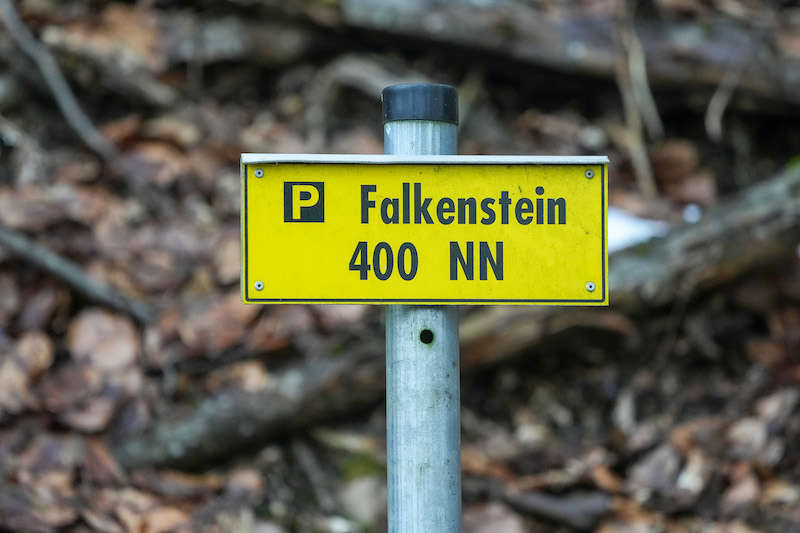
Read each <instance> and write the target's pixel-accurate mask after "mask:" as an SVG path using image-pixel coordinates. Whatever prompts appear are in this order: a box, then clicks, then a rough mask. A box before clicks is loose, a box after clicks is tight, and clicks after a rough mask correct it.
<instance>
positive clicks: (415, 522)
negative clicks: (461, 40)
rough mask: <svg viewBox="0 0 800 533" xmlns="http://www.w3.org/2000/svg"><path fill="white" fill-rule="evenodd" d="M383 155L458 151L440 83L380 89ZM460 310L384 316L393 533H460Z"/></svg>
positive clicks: (448, 93) (447, 95)
mask: <svg viewBox="0 0 800 533" xmlns="http://www.w3.org/2000/svg"><path fill="white" fill-rule="evenodd" d="M382 96H383V118H384V127H383V135H384V152H385V153H387V154H397V155H438V154H442V155H450V154H455V153H456V151H457V123H458V95H457V93H456V90H455V89H454V88H453V87H449V86H447V85H436V84H404V85H393V86H390V87H387V88H385V89H384V90H383V95H382ZM459 377H460V371H459V353H458V308H457V307H455V306H416V305H414V306H409V305H392V306H388V307H387V311H386V425H387V428H386V433H387V439H386V447H387V468H388V489H389V532H390V533H433V532H435V533H458V532H459V531H460V530H461V451H460V447H461V423H460V413H459V409H460V403H461V402H460V392H459V386H460V385H459Z"/></svg>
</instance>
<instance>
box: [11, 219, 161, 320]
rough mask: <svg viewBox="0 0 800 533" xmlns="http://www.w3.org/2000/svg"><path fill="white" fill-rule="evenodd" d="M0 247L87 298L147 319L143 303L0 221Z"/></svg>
mask: <svg viewBox="0 0 800 533" xmlns="http://www.w3.org/2000/svg"><path fill="white" fill-rule="evenodd" d="M0 246H2V247H4V248H7V249H8V250H10V251H11V252H13V253H14V254H16V255H18V256H19V257H21V258H22V259H24V260H25V261H28V262H29V263H32V264H34V265H36V266H38V267H39V268H41V269H42V270H44V271H46V272H48V273H50V274H52V275H53V276H55V277H57V278H59V279H61V280H63V281H64V282H66V283H67V284H68V285H69V286H70V287H72V288H73V289H75V290H76V291H78V292H80V293H81V294H83V295H84V296H85V297H86V298H88V299H89V300H92V301H93V302H96V303H99V304H101V305H106V306H108V307H111V308H112V309H115V310H117V311H120V312H122V313H125V314H127V315H130V316H132V317H133V318H135V319H136V320H138V321H139V322H141V323H147V322H149V320H150V313H149V311H148V310H147V308H146V307H145V305H144V304H142V303H134V302H131V301H129V300H128V299H126V298H125V297H124V296H123V295H121V294H120V293H118V292H116V291H115V290H114V289H112V288H111V287H109V286H107V285H104V284H102V283H100V282H98V281H96V280H94V279H92V278H90V277H89V276H88V275H87V274H86V273H85V272H84V271H83V270H81V269H80V268H79V267H78V266H77V265H75V264H74V263H72V262H71V261H69V260H68V259H65V258H63V257H61V256H59V255H57V254H55V253H53V252H51V251H50V250H48V249H46V248H44V247H42V246H40V245H39V244H36V243H35V242H33V241H31V240H29V239H28V238H27V237H25V236H23V235H22V234H20V233H17V232H15V231H14V230H12V229H10V228H7V227H5V226H3V225H2V224H0Z"/></svg>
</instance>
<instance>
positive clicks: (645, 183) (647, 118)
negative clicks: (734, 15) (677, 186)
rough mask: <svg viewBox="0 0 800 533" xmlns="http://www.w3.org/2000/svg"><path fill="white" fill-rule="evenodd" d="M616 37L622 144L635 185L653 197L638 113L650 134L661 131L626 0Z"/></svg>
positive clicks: (649, 168)
mask: <svg viewBox="0 0 800 533" xmlns="http://www.w3.org/2000/svg"><path fill="white" fill-rule="evenodd" d="M617 41H618V51H617V54H618V57H617V61H616V75H617V85H618V86H619V91H620V93H621V95H622V104H623V108H624V111H625V123H626V127H627V135H626V136H625V144H626V145H627V147H628V151H629V154H630V158H631V163H632V164H633V169H634V173H635V174H636V181H637V183H638V184H639V189H640V190H641V192H642V194H643V195H644V196H645V198H647V199H653V198H656V197H657V196H658V189H657V188H656V183H655V179H654V178H653V169H652V167H651V166H650V159H649V156H648V154H647V146H646V145H645V142H644V133H643V131H642V130H643V124H642V120H643V119H642V116H643V115H644V122H645V125H647V127H648V129H649V130H650V132H651V135H653V136H654V137H659V136H660V135H661V134H663V127H662V126H661V119H660V118H659V117H658V111H657V110H656V107H655V102H654V101H653V96H652V94H651V92H650V87H649V85H648V83H647V71H646V69H645V64H644V61H645V56H644V51H643V49H642V45H641V43H640V42H639V40H638V39H637V38H636V34H635V33H634V29H633V15H632V13H629V11H628V2H627V1H623V2H620V4H619V12H618V15H617Z"/></svg>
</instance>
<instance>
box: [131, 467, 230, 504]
mask: <svg viewBox="0 0 800 533" xmlns="http://www.w3.org/2000/svg"><path fill="white" fill-rule="evenodd" d="M133 481H134V483H136V485H137V486H139V487H141V488H143V489H147V490H150V491H152V492H154V493H156V494H160V495H162V496H164V497H166V498H173V499H174V498H181V499H187V498H189V499H196V498H201V497H204V496H209V495H211V494H214V493H216V492H217V491H219V490H220V489H221V488H222V486H223V483H222V479H221V478H220V477H219V476H218V475H216V474H188V473H186V472H179V471H174V470H166V471H153V470H140V471H136V472H134V473H133Z"/></svg>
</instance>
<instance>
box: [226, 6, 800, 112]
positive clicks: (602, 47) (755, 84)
mask: <svg viewBox="0 0 800 533" xmlns="http://www.w3.org/2000/svg"><path fill="white" fill-rule="evenodd" d="M228 1H229V2H230V3H233V4H239V5H247V6H253V5H260V6H264V7H267V8H268V9H271V10H277V11H279V12H280V13H281V14H282V15H285V16H289V17H295V18H297V19H302V20H304V21H306V20H308V19H310V20H311V21H312V22H316V23H318V24H319V26H320V27H321V28H324V29H327V28H328V27H329V26H331V25H337V26H345V27H352V28H356V29H359V30H368V31H372V32H375V33H376V34H378V37H379V38H380V37H386V38H391V39H400V40H402V41H403V42H404V43H409V44H411V45H413V44H414V43H416V45H417V46H424V47H426V49H428V50H430V49H432V48H434V47H435V45H443V46H449V47H451V48H453V47H455V48H462V49H466V50H467V51H469V52H470V53H471V55H474V53H476V52H477V53H483V54H484V55H485V56H487V57H492V56H493V57H504V58H512V59H514V60H516V61H520V62H522V63H526V64H529V65H532V66H535V67H545V68H550V69H555V70H559V71H562V72H565V73H569V74H577V75H584V76H590V77H596V76H601V77H604V78H606V79H609V80H612V79H613V78H614V76H615V70H616V63H617V56H618V52H617V49H616V46H615V39H614V33H615V32H614V28H615V23H614V20H613V17H611V16H607V15H587V14H586V13H583V12H581V13H580V14H579V15H578V16H576V15H575V14H572V15H571V16H552V17H548V16H542V11H541V9H540V7H539V6H537V5H534V4H529V3H526V2H497V3H494V4H492V5H489V6H486V5H485V4H481V5H477V4H475V3H474V2H468V1H466V0H461V1H455V2H433V1H430V0H427V1H426V0H423V1H415V2H404V3H394V2H382V1H379V0H348V1H344V2H341V3H336V4H327V5H325V6H321V5H320V3H319V2H316V1H315V0H304V1H302V2H291V3H286V2H278V1H276V0H228ZM778 16H779V15H778ZM764 24H765V22H764V21H757V20H748V21H741V20H732V19H730V18H726V17H722V16H719V15H713V16H712V15H709V16H708V17H705V18H704V20H703V23H702V25H701V24H700V23H699V22H697V21H692V20H681V19H677V18H675V19H670V18H659V19H655V18H644V17H640V19H638V20H637V21H636V29H635V31H636V34H637V35H639V36H640V39H641V46H642V49H643V52H644V56H645V60H646V64H647V70H648V72H647V73H648V78H649V82H650V83H651V84H652V85H653V87H654V88H656V89H657V88H676V87H684V88H700V87H706V88H714V87H717V86H719V85H720V84H721V83H722V81H723V79H724V77H725V75H726V72H728V71H731V70H741V72H742V74H741V77H740V79H739V85H738V87H739V89H741V90H744V91H745V92H749V93H751V94H754V95H758V96H762V97H766V98H768V99H772V100H777V101H782V102H791V103H794V104H797V103H800V96H799V95H800V90H798V88H800V81H798V80H800V63H798V62H797V61H792V60H791V59H789V58H787V57H785V56H784V55H783V54H782V52H781V51H780V46H777V45H776V44H775V43H773V42H771V41H770V40H769V39H765V38H763V36H764V32H763V29H762V27H761V26H763V25H764ZM773 33H774V32H773ZM756 49H757V50H758V51H759V54H760V55H759V57H763V58H765V59H762V60H760V61H752V57H753V55H755V52H753V53H752V54H750V53H747V54H744V53H742V50H756Z"/></svg>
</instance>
